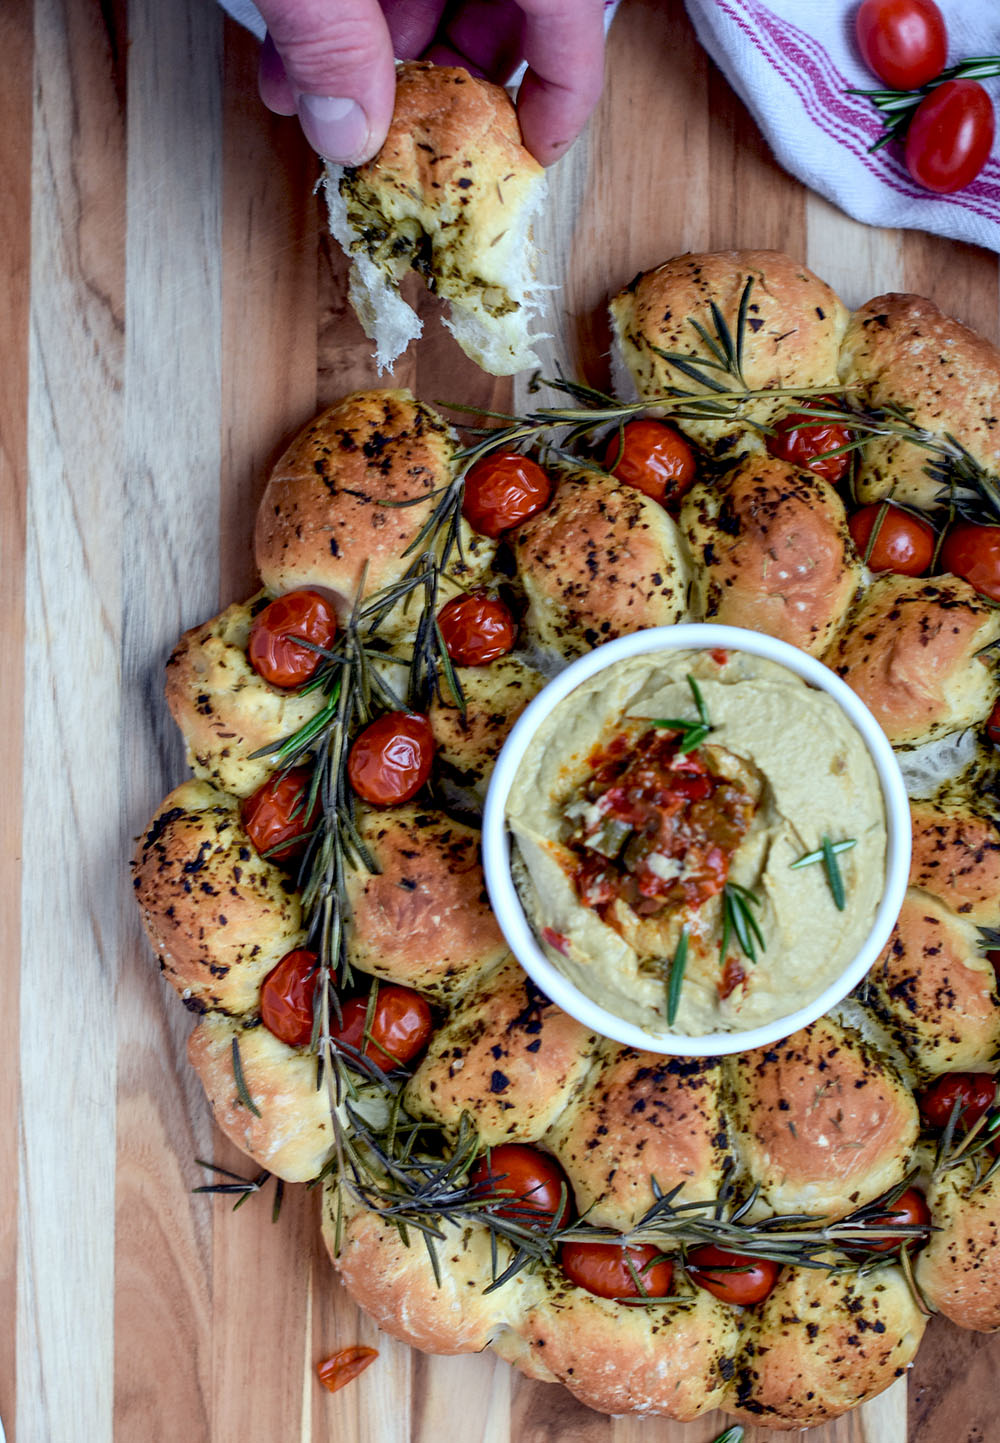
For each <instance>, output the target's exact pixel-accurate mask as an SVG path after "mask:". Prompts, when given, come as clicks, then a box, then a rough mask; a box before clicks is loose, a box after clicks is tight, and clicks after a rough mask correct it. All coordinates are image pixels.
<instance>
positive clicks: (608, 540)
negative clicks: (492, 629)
mask: <svg viewBox="0 0 1000 1443" xmlns="http://www.w3.org/2000/svg"><path fill="white" fill-rule="evenodd" d="M514 552H515V556H516V559H517V565H518V571H519V575H520V580H521V584H522V586H523V587H524V591H525V594H526V595H527V598H528V612H527V617H526V622H527V627H528V631H529V633H530V635H531V636H532V637H533V638H534V640H535V641H536V642H537V643H538V645H539V646H541V647H544V648H551V649H552V650H555V651H558V652H561V653H562V655H564V656H567V657H569V656H580V655H582V654H583V653H584V652H587V651H591V650H593V648H594V647H595V646H600V645H601V643H602V642H605V641H612V640H613V639H614V638H615V637H616V636H625V635H626V634H627V633H629V632H632V631H641V630H642V629H643V628H644V627H648V626H670V625H672V624H673V623H674V622H675V621H679V620H680V619H681V617H682V616H683V614H684V611H685V608H686V605H687V590H688V576H689V570H688V562H687V558H686V556H685V554H684V546H683V542H682V540H681V537H680V533H679V531H678V530H677V526H676V525H675V523H674V521H673V520H672V519H671V517H669V516H668V515H667V513H666V512H665V511H664V509H663V507H662V506H660V505H659V504H658V503H657V502H655V501H651V500H650V499H649V498H648V497H647V496H644V495H643V494H642V492H640V491H636V490H634V489H633V488H631V487H629V486H619V485H618V484H617V482H615V481H614V480H613V479H612V478H611V477H610V476H608V477H605V476H600V475H597V474H596V473H595V472H591V471H573V472H570V473H569V474H568V475H565V476H564V477H563V478H562V479H561V480H560V482H559V485H558V487H557V489H556V494H555V498H554V500H553V501H552V502H551V503H550V504H549V506H547V507H546V509H545V510H544V511H541V512H539V514H538V515H537V516H534V517H532V519H531V520H530V521H527V522H526V523H525V524H524V525H523V526H521V527H520V528H519V529H518V531H517V533H516V536H515V540H514Z"/></svg>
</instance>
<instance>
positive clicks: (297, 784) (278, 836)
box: [242, 767, 319, 862]
mask: <svg viewBox="0 0 1000 1443" xmlns="http://www.w3.org/2000/svg"><path fill="white" fill-rule="evenodd" d="M311 782H312V772H311V771H310V769H309V768H308V767H294V768H293V769H292V770H291V771H290V772H275V774H274V776H272V777H268V779H267V781H266V782H265V783H264V785H263V786H262V787H258V788H257V790H256V791H255V792H252V793H251V794H250V796H249V797H247V799H246V801H245V802H244V803H243V812H242V816H243V825H244V827H245V828H246V833H247V836H248V837H249V838H250V840H251V842H253V844H254V846H255V847H256V848H257V851H258V852H259V853H260V854H261V856H262V857H266V858H267V860H268V861H269V862H287V861H290V860H291V859H292V858H293V857H299V856H301V855H302V853H303V852H304V851H305V849H306V846H307V845H308V842H309V834H310V832H311V831H312V829H313V827H314V826H315V825H316V820H317V818H318V816H319V800H318V798H317V799H316V801H315V802H314V804H313V806H312V807H311V808H310V809H309V810H308V811H307V810H306V803H307V801H308V797H309V787H310V783H311Z"/></svg>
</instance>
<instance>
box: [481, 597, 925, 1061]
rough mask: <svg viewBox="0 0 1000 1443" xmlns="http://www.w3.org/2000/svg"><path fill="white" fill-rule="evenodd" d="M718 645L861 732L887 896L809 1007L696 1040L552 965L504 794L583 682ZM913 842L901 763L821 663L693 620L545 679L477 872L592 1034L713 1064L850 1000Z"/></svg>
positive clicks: (883, 937)
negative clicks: (520, 888) (517, 871)
mask: <svg viewBox="0 0 1000 1443" xmlns="http://www.w3.org/2000/svg"><path fill="white" fill-rule="evenodd" d="M716 647H719V648H723V649H726V650H729V651H743V652H749V653H750V654H751V655H752V656H760V657H764V658H766V659H767V660H768V661H774V662H778V663H779V664H780V665H781V666H784V667H786V668H787V669H788V670H789V671H791V672H794V673H795V675H796V676H799V677H801V678H802V679H803V681H806V682H808V683H809V684H810V685H811V686H814V687H816V688H817V689H818V690H820V691H823V692H826V694H827V695H828V696H830V697H832V698H833V700H834V701H835V702H836V703H837V704H838V706H839V707H840V709H841V711H843V712H844V714H845V715H846V717H847V718H848V720H849V721H850V722H851V723H852V724H853V726H854V727H855V729H856V730H857V731H858V732H859V733H860V734H861V737H862V739H863V741H864V742H865V745H866V746H867V748H868V751H869V753H870V755H871V758H872V761H873V762H874V764H875V768H876V770H877V772H878V777H879V782H880V784H881V787H882V796H883V799H884V802H885V815H886V825H887V844H886V876H885V890H884V893H883V896H882V901H881V903H880V904H879V907H878V910H877V912H876V914H875V920H874V922H873V924H872V928H871V931H870V932H869V934H868V937H867V939H866V940H865V943H864V945H863V946H862V948H861V950H860V952H858V954H857V956H856V957H854V958H852V960H851V961H850V962H849V963H848V964H847V965H846V966H845V967H844V969H843V971H842V972H841V973H840V975H839V977H838V978H837V980H836V981H835V982H833V983H831V984H830V986H829V987H827V988H826V989H825V990H824V991H823V992H821V993H820V994H819V996H818V997H816V998H814V999H813V1000H812V1001H811V1002H810V1003H809V1004H808V1005H807V1006H805V1007H801V1008H799V1009H798V1010H797V1011H795V1012H790V1013H788V1015H787V1016H785V1017H779V1018H778V1019H777V1020H776V1021H774V1022H769V1023H767V1025H766V1026H764V1027H755V1028H751V1029H748V1030H746V1031H743V1032H708V1033H702V1034H699V1035H697V1036H688V1035H686V1034H683V1033H669V1034H661V1035H655V1036H654V1035H651V1034H650V1033H648V1032H645V1031H644V1030H643V1029H642V1028H640V1027H637V1026H636V1025H635V1024H634V1023H631V1022H627V1021H626V1020H625V1019H624V1018H622V1017H619V1016H618V1015H617V1014H616V1013H614V1012H609V1011H608V1010H607V1009H606V1008H604V1007H602V1006H600V1004H599V1003H597V1002H595V1001H594V1000H593V998H591V997H588V996H587V994H586V993H585V992H582V991H581V990H580V989H579V988H578V987H576V986H575V985H574V983H572V982H571V981H569V979H568V978H567V977H565V976H564V975H563V973H562V972H560V971H559V969H558V968H557V967H556V966H555V965H554V964H553V963H552V962H550V961H549V959H548V957H547V956H546V955H545V953H544V952H543V950H542V948H541V947H540V946H539V944H538V941H537V939H536V937H535V934H534V932H533V931H532V929H531V925H530V923H529V922H528V919H527V917H526V916H525V913H524V909H523V908H522V906H521V900H520V898H519V896H518V893H517V889H516V887H515V886H514V881H513V878H512V876H511V866H510V836H509V833H508V830H507V823H506V810H507V797H508V794H509V793H510V789H511V786H512V784H513V781H514V775H515V773H516V772H517V769H518V767H519V766H520V764H521V761H522V759H523V757H524V754H525V752H526V751H527V749H528V746H529V745H530V743H531V741H532V738H533V737H534V735H535V732H536V731H537V729H538V727H539V726H540V724H541V723H542V722H543V721H544V720H545V718H546V717H547V716H548V715H549V713H550V712H551V711H552V710H553V708H554V707H556V706H557V705H558V704H559V702H561V701H562V700H563V698H564V697H567V696H569V694H570V692H571V691H574V690H575V689H576V687H578V686H579V685H580V684H581V682H585V681H589V680H590V678H591V677H593V676H594V675H595V674H596V673H598V672H600V671H603V670H604V669H605V668H606V667H608V666H611V665H613V664H614V663H615V662H618V661H622V660H624V659H625V658H626V657H632V656H645V655H648V654H649V653H651V652H669V651H708V650H711V649H713V648H716ZM911 841H912V836H911V830H910V809H909V805H908V802H907V797H906V788H905V786H904V784H903V777H902V774H901V772H900V770H899V764H898V763H897V761H896V758H895V756H894V755H893V751H892V748H891V747H890V745H889V743H888V741H887V740H886V737H885V733H884V732H883V731H882V728H881V727H880V726H879V724H878V722H877V721H876V720H875V718H874V717H873V716H872V714H871V712H870V711H869V710H868V708H867V707H866V706H865V705H864V703H863V702H862V701H861V700H860V699H859V698H858V697H857V696H855V694H854V692H853V691H851V689H850V687H848V686H847V685H846V684H845V683H844V682H842V681H841V680H840V678H839V677H838V676H835V675H834V673H833V672H832V671H830V670H829V669H828V668H827V667H825V666H824V665H823V664H822V662H819V661H815V660H814V659H813V658H812V657H811V656H807V655H806V653H805V652H804V651H799V649H798V648H797V647H794V646H790V645H789V644H788V642H784V641H778V640H776V639H775V638H774V637H771V636H763V635H761V634H760V633H759V632H756V631H745V630H743V629H742V628H741V627H736V626H714V625H712V624H710V623H698V622H693V623H687V624H683V625H679V626H660V627H655V628H653V629H651V630H649V631H639V632H635V633H633V634H632V635H631V636H623V637H620V638H619V639H618V640H617V641H611V642H608V643H607V645H605V646H601V647H598V648H597V649H596V650H595V651H592V652H590V653H589V654H588V655H587V656H584V657H581V658H580V659H579V660H578V661H575V662H573V663H571V664H570V665H569V666H567V667H566V669H565V671H562V672H560V674H559V675H558V676H557V677H556V678H555V680H554V681H551V682H549V684H548V686H546V687H544V688H543V690H542V691H541V692H539V694H538V696H536V697H535V699H534V701H532V702H531V704H530V705H529V706H528V707H527V708H526V710H525V711H524V713H523V715H522V716H521V717H519V719H518V721H517V722H516V724H515V725H514V728H513V730H512V731H511V734H510V736H509V737H508V738H507V741H506V744H505V745H504V748H503V750H502V751H501V753H500V756H499V757H498V759H497V764H496V767H495V768H494V771H493V776H492V778H491V780H490V787H489V792H488V794H487V797H486V808H485V812H484V815H483V867H484V870H485V873H486V885H487V888H488V889H489V894H490V901H491V902H492V905H493V910H494V912H495V913H496V916H497V920H498V922H499V923H500V926H501V928H502V929H503V933H504V936H505V937H506V938H507V941H508V943H509V945H510V948H511V951H512V952H513V953H514V955H515V956H516V957H517V959H518V961H519V962H520V963H521V965H522V967H523V968H524V970H525V971H526V972H527V973H528V975H529V976H530V977H532V978H533V979H534V981H535V982H536V983H537V984H538V986H539V987H540V988H541V989H542V991H543V992H544V993H545V994H546V996H548V997H550V998H551V999H552V1001H553V1002H555V1003H556V1005H557V1006H559V1007H561V1008H562V1009H563V1010H564V1011H565V1012H569V1013H570V1014H571V1015H572V1016H573V1017H576V1018H577V1019H578V1020H579V1021H580V1022H582V1023H583V1024H584V1025H585V1026H586V1027H588V1028H590V1029H591V1030H592V1031H594V1032H599V1033H602V1034H603V1035H604V1036H605V1037H611V1038H614V1039H615V1041H616V1042H624V1043H626V1044H627V1045H629V1046H631V1047H638V1048H642V1049H644V1050H645V1051H647V1052H666V1053H671V1054H674V1055H677V1056H683V1057H714V1056H720V1055H722V1054H723V1053H729V1052H745V1051H748V1050H749V1049H750V1048H753V1047H763V1046H766V1045H767V1044H768V1043H769V1042H776V1041H777V1040H778V1039H779V1038H782V1037H787V1036H788V1035H789V1034H790V1033H792V1032H795V1031H797V1030H798V1028H800V1027H805V1026H806V1025H807V1024H808V1023H810V1022H814V1021H815V1020H816V1018H817V1017H821V1016H822V1015H823V1013H824V1012H828V1011H829V1009H830V1008H831V1007H833V1006H834V1004H835V1003H837V1002H839V1001H841V999H842V998H844V997H846V996H847V994H848V992H850V991H851V990H852V988H854V987H856V986H857V984H858V983H859V982H860V981H861V979H862V978H863V977H864V975H865V973H866V972H867V971H868V969H869V968H870V967H871V965H872V963H873V962H874V961H875V959H876V957H878V955H879V953H880V952H881V950H882V948H883V947H884V946H885V944H886V942H887V941H888V938H889V934H890V932H891V931H892V928H893V925H894V924H895V921H896V918H897V916H898V915H899V909H900V907H901V906H902V902H903V895H904V893H905V891H906V885H907V879H908V876H909V869H910V846H911Z"/></svg>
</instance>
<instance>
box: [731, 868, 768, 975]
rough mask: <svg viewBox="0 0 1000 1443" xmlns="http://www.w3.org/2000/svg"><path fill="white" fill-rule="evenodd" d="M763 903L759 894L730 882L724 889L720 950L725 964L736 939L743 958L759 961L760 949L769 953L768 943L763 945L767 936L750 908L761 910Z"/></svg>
mask: <svg viewBox="0 0 1000 1443" xmlns="http://www.w3.org/2000/svg"><path fill="white" fill-rule="evenodd" d="M762 905H763V903H762V902H761V899H760V898H759V897H758V896H757V894H756V892H751V891H750V889H749V887H741V886H740V885H739V883H738V882H727V883H726V884H725V886H724V887H723V889H722V942H721V944H720V947H719V955H720V958H721V960H722V962H723V963H725V960H726V957H727V955H728V952H729V943H730V941H731V940H732V938H733V936H735V937H736V940H737V942H738V943H739V945H740V949H741V950H742V952H743V954H744V955H745V956H746V957H748V958H749V959H750V961H751V962H756V961H757V948H758V947H759V948H760V950H761V951H762V952H766V951H767V943H766V942H765V941H764V934H763V933H762V932H761V930H760V927H759V926H758V924H757V918H756V917H755V916H754V915H753V912H752V911H751V906H753V907H760V906H762Z"/></svg>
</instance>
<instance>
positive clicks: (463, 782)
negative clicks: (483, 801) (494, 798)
mask: <svg viewBox="0 0 1000 1443" xmlns="http://www.w3.org/2000/svg"><path fill="white" fill-rule="evenodd" d="M455 672H456V675H457V677H458V681H459V685H460V686H461V688H462V695H463V698H464V701H465V707H464V709H463V708H461V707H459V706H458V704H457V703H456V702H455V701H454V700H453V698H452V697H451V696H450V695H449V694H447V692H446V694H445V695H443V696H440V697H435V698H434V700H433V701H432V702H431V705H430V710H429V713H428V715H429V716H430V722H431V729H432V730H433V732H434V740H435V742H436V743H437V748H438V751H437V757H438V761H439V762H440V763H441V764H442V766H443V767H444V769H445V775H446V776H447V777H448V779H449V780H450V781H452V782H454V783H456V784H457V785H458V786H460V787H462V788H468V789H469V790H471V791H472V792H474V793H475V794H476V795H477V796H479V797H481V798H482V797H485V795H486V788H487V786H488V785H489V780H490V775H491V773H492V771H493V763H494V762H495V761H496V759H497V757H498V755H499V753H500V748H501V747H502V746H503V744H504V742H505V741H506V740H507V737H508V735H509V734H510V730H511V727H513V725H514V723H515V722H516V721H517V719H518V717H519V716H520V715H521V713H522V712H523V711H524V708H525V707H526V706H527V705H528V703H529V701H531V699H532V697H534V696H537V695H538V693H539V692H540V691H541V689H542V687H543V686H544V685H545V683H546V681H547V679H548V678H547V677H545V676H543V675H542V673H541V672H540V671H536V670H535V668H534V667H532V666H529V665H528V664H527V663H526V662H525V661H523V660H522V659H521V658H520V657H517V656H501V657H498V658H497V660H496V661H493V662H491V663H490V664H489V666H459V667H456V668H455Z"/></svg>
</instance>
